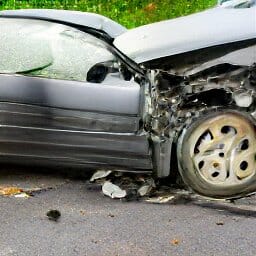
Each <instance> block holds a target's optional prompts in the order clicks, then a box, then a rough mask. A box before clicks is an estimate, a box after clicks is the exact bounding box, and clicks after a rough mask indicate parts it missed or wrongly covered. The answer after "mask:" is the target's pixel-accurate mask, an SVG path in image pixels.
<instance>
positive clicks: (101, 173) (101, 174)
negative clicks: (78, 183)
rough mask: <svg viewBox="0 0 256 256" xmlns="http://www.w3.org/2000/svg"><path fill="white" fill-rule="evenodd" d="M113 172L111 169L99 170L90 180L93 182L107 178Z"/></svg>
mask: <svg viewBox="0 0 256 256" xmlns="http://www.w3.org/2000/svg"><path fill="white" fill-rule="evenodd" d="M111 172H112V171H110V170H99V171H97V172H95V173H94V174H93V175H92V177H91V179H90V181H91V182H93V181H95V180H98V179H102V178H106V177H107V176H108V175H109V174H110V173H111Z"/></svg>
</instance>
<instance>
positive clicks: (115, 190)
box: [89, 170, 194, 204]
mask: <svg viewBox="0 0 256 256" xmlns="http://www.w3.org/2000/svg"><path fill="white" fill-rule="evenodd" d="M93 183H94V184H95V185H97V186H99V185H100V186H101V189H102V192H103V194H104V195H106V196H109V197H111V198H119V199H125V200H126V201H135V200H141V201H145V202H148V203H156V204H165V203H173V204H177V203H188V202H191V201H192V200H193V198H192V197H193V196H194V195H193V196H192V193H191V192H189V191H186V190H183V189H177V187H171V186H162V185H161V182H159V181H157V183H156V182H155V180H154V179H153V178H152V177H151V176H150V175H147V174H144V175H143V174H141V175H133V174H129V173H121V172H115V171H110V170H100V171H97V172H95V173H94V174H93V176H92V178H91V179H90V184H89V187H91V185H92V184H93Z"/></svg>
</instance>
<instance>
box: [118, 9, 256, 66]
mask: <svg viewBox="0 0 256 256" xmlns="http://www.w3.org/2000/svg"><path fill="white" fill-rule="evenodd" d="M252 38H256V6H254V7H251V8H243V9H233V8H232V9H231V8H222V7H216V8H213V9H210V10H207V11H204V12H200V13H196V14H192V15H189V16H185V17H180V18H177V19H172V20H167V21H162V22H157V23H153V24H149V25H145V26H141V27H138V28H135V29H131V30H129V31H127V32H125V33H123V34H122V35H120V36H118V37H117V38H116V39H115V41H114V45H115V46H116V47H117V48H118V49H119V50H120V51H122V52H123V53H124V54H126V55H127V56H128V57H130V58H131V59H133V60H134V61H135V62H137V63H143V62H147V61H150V60H153V59H158V58H161V57H166V56H171V55H175V54H180V53H184V52H189V51H193V50H197V49H201V48H206V47H210V46H214V45H221V44H225V43H230V42H236V41H241V40H247V39H252Z"/></svg>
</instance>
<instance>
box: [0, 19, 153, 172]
mask: <svg viewBox="0 0 256 256" xmlns="http://www.w3.org/2000/svg"><path fill="white" fill-rule="evenodd" d="M0 23H1V24H0V30H1V37H0V57H1V58H0V73H1V74H0V109H1V110H0V123H1V126H0V140H1V143H0V144H1V145H0V150H1V155H2V157H4V158H6V159H7V160H8V159H12V161H24V159H28V161H32V162H42V161H47V162H48V163H52V164H54V165H59V164H72V165H85V164H86V165H92V166H94V167H95V166H105V165H108V166H109V165H110V166H114V167H121V166H124V167H129V168H131V169H137V168H141V169H149V168H151V167H152V166H151V160H150V155H149V146H148V141H147V137H146V135H145V134H144V133H143V131H142V129H141V127H140V120H141V114H142V113H141V89H140V86H139V84H138V83H136V82H135V81H134V80H133V79H131V80H129V81H126V80H124V79H123V78H122V76H121V74H120V73H119V72H118V67H116V66H117V65H118V61H117V59H116V57H115V56H114V55H113V54H112V53H111V51H110V50H109V49H108V46H107V45H106V44H105V43H103V42H102V41H101V40H99V39H98V38H96V37H94V36H92V35H90V34H87V33H84V32H82V31H79V30H77V29H75V28H72V27H69V26H66V25H61V24H58V23H54V22H49V21H43V20H34V19H20V18H19V19H15V18H11V19H10V18H0ZM97 63H110V64H108V65H110V66H109V67H106V68H109V69H110V70H112V71H113V72H107V73H106V74H105V77H104V79H103V80H102V81H101V82H99V81H98V82H97V83H92V82H88V81H87V73H88V71H89V70H91V68H92V67H93V66H95V64H97ZM102 65H103V66H104V64H102Z"/></svg>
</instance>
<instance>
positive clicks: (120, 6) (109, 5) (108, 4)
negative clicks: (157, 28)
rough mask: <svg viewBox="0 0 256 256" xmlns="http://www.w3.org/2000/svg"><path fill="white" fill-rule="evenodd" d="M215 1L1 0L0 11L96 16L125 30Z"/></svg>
mask: <svg viewBox="0 0 256 256" xmlns="http://www.w3.org/2000/svg"><path fill="white" fill-rule="evenodd" d="M216 2H217V0H158V1H156V0H155V1H153V0H57V1H54V0H0V9H21V8H53V9H67V10H79V11H86V12H94V13H99V14H102V15H104V16H107V17H109V18H111V19H113V20H115V21H117V22H119V23H121V24H123V25H124V26H126V27H128V28H132V27H136V26H140V25H144V24H147V23H152V22H156V21H160V20H166V19H170V18H174V17H178V16H181V15H187V14H190V13H193V12H197V11H200V10H203V9H206V8H209V7H212V6H214V5H215V4H216Z"/></svg>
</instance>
